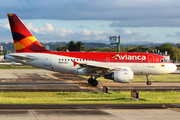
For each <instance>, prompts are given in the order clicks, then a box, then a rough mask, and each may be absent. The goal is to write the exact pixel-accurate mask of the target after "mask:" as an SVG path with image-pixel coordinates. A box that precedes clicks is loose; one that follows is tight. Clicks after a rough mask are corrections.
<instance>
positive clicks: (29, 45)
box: [7, 14, 48, 53]
mask: <svg viewBox="0 0 180 120" xmlns="http://www.w3.org/2000/svg"><path fill="white" fill-rule="evenodd" d="M7 16H8V19H9V24H10V27H11V32H12V37H13V41H14V47H15V50H16V52H17V53H18V52H47V51H48V50H46V49H45V48H44V47H42V46H41V44H40V43H39V42H38V41H37V39H36V38H35V37H34V36H33V35H32V33H31V32H30V31H29V30H28V29H27V28H26V26H25V25H24V24H23V23H22V22H21V20H20V19H19V18H18V16H17V15H16V14H7Z"/></svg>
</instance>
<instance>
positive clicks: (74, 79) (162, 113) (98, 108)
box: [0, 69, 180, 120]
mask: <svg viewBox="0 0 180 120" xmlns="http://www.w3.org/2000/svg"><path fill="white" fill-rule="evenodd" d="M103 86H107V87H108V89H109V90H112V91H120V90H130V89H137V90H142V91H143V90H144V91H151V90H153V91H168V90H177V91H179V89H180V88H179V86H180V83H178V82H177V83H155V82H154V83H152V85H151V86H147V85H146V82H144V83H130V84H122V83H113V82H99V85H98V86H97V87H92V86H90V85H89V84H87V80H86V79H83V78H79V77H78V76H74V75H67V74H60V73H56V72H52V71H46V70H24V69H23V70H9V69H8V70H0V91H5V92H6V91H52V92H55V91H69V92H71V91H76V92H79V91H85V92H88V91H93V90H102V87H103ZM0 118H1V119H3V120H12V119H13V120H16V119H17V120H19V119H26V120H41V119H42V120H49V119H53V120H61V119H63V120H64V119H66V120H76V119H77V120H81V119H82V120H90V119H91V120H92V119H93V120H139V119H147V120H169V119H173V120H179V119H180V104H165V105H163V104H82V105H79V104H68V105H67V104H65V105H60V104H55V105H49V104H48V105H46V104H36V105H32V104H30V105H24V104H21V105H7V104H0Z"/></svg>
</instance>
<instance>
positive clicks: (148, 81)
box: [146, 75, 151, 85]
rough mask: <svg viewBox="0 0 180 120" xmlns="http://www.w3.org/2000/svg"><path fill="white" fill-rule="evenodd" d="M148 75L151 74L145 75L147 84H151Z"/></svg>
mask: <svg viewBox="0 0 180 120" xmlns="http://www.w3.org/2000/svg"><path fill="white" fill-rule="evenodd" d="M150 76H151V75H146V78H147V85H151V81H150Z"/></svg>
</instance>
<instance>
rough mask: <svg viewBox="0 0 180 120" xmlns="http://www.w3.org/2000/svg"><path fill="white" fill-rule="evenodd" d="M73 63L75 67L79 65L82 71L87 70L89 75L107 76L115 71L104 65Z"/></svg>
mask: <svg viewBox="0 0 180 120" xmlns="http://www.w3.org/2000/svg"><path fill="white" fill-rule="evenodd" d="M73 62H74V66H76V65H79V66H80V68H81V69H85V70H86V71H87V72H88V73H96V74H105V73H108V72H109V71H111V70H113V68H112V67H108V66H104V65H98V64H89V63H78V62H76V61H73Z"/></svg>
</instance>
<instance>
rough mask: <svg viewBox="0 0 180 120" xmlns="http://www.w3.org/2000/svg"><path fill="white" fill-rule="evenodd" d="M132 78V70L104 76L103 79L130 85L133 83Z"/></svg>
mask: <svg viewBox="0 0 180 120" xmlns="http://www.w3.org/2000/svg"><path fill="white" fill-rule="evenodd" d="M133 77H134V73H133V71H132V70H123V71H114V72H111V73H107V74H105V75H104V78H106V79H111V80H113V81H114V82H119V83H130V82H132V81H133Z"/></svg>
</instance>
